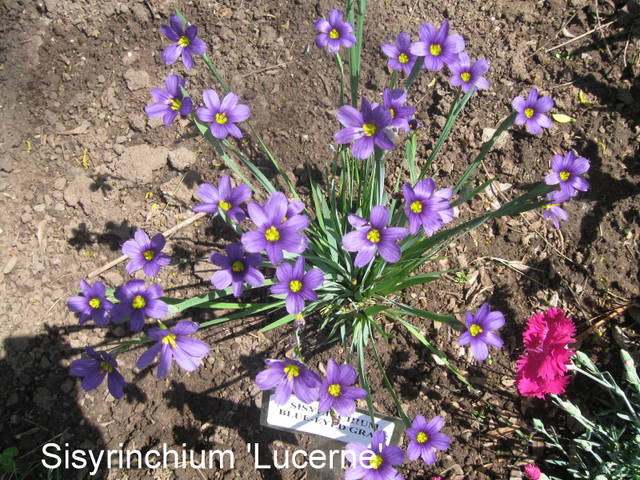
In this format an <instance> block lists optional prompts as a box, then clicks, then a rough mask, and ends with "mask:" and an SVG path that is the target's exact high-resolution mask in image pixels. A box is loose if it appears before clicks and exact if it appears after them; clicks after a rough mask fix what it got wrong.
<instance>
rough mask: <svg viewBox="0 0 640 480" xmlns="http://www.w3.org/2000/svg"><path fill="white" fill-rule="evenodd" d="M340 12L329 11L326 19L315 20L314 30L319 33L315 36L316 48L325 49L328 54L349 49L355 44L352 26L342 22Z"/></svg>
mask: <svg viewBox="0 0 640 480" xmlns="http://www.w3.org/2000/svg"><path fill="white" fill-rule="evenodd" d="M343 16H344V14H343V13H342V11H341V10H338V9H335V8H333V9H331V10H329V14H328V15H327V19H326V20H325V19H324V18H319V19H318V20H316V25H315V28H316V30H318V31H319V32H320V33H319V34H317V35H316V45H317V46H318V48H326V49H327V51H328V52H329V53H338V50H340V47H344V48H351V47H353V46H354V45H355V44H356V36H355V35H354V34H353V25H351V24H350V23H349V22H346V21H344V20H343Z"/></svg>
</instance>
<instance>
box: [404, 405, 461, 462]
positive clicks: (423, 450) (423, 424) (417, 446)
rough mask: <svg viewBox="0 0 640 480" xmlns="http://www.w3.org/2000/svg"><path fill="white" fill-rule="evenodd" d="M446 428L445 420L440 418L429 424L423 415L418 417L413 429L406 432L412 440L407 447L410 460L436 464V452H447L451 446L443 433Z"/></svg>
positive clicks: (433, 419) (432, 420)
mask: <svg viewBox="0 0 640 480" xmlns="http://www.w3.org/2000/svg"><path fill="white" fill-rule="evenodd" d="M442 427H444V419H443V418H442V417H440V416H436V417H433V418H432V419H431V420H429V421H428V422H427V420H426V418H424V417H423V416H422V415H418V416H416V418H415V419H414V420H413V423H412V424H411V428H408V429H407V431H406V434H407V436H408V437H409V438H410V439H411V441H410V442H409V446H408V447H407V456H408V457H409V460H417V459H418V458H422V460H423V461H424V463H426V464H427V465H433V464H434V463H436V450H446V449H448V448H449V445H450V444H451V439H450V438H449V436H448V435H445V434H444V433H441V432H440V430H442Z"/></svg>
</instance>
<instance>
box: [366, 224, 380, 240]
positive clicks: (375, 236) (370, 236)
mask: <svg viewBox="0 0 640 480" xmlns="http://www.w3.org/2000/svg"><path fill="white" fill-rule="evenodd" d="M367 240H369V241H370V242H371V243H378V242H379V241H380V230H376V229H375V228H372V229H371V230H369V233H367Z"/></svg>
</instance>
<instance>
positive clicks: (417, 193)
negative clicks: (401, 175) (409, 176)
mask: <svg viewBox="0 0 640 480" xmlns="http://www.w3.org/2000/svg"><path fill="white" fill-rule="evenodd" d="M402 191H403V194H404V200H405V205H404V213H405V215H406V216H407V219H408V220H409V233H411V234H412V235H415V234H416V233H418V230H419V229H420V226H422V228H423V229H424V233H425V234H426V235H427V236H431V235H433V234H434V233H435V232H437V231H438V230H440V228H442V226H443V225H444V224H445V223H449V222H450V221H451V220H453V208H452V207H451V204H450V203H449V201H450V200H451V197H452V195H453V190H452V189H451V188H442V189H440V190H436V184H435V182H434V181H433V179H431V178H427V179H424V180H420V181H418V182H417V183H416V184H415V186H414V187H411V185H409V184H408V183H405V184H404V185H403V186H402Z"/></svg>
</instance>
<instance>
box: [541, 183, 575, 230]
mask: <svg viewBox="0 0 640 480" xmlns="http://www.w3.org/2000/svg"><path fill="white" fill-rule="evenodd" d="M570 198H571V197H570V196H569V195H568V194H566V193H564V192H562V191H560V190H554V191H553V192H549V193H547V201H548V202H549V203H547V204H546V205H543V206H542V208H543V209H544V212H543V213H542V215H543V216H544V218H548V219H550V220H551V221H552V222H553V225H554V227H556V228H560V221H561V220H562V221H565V220H568V219H569V214H568V213H567V211H566V210H565V209H563V208H562V207H561V206H560V205H561V204H562V203H563V202H566V201H567V200H569V199H570Z"/></svg>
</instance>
